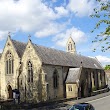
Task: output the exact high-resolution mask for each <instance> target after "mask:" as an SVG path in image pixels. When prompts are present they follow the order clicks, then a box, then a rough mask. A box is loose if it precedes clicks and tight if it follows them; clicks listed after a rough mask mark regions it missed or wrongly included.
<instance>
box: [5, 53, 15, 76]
mask: <svg viewBox="0 0 110 110" xmlns="http://www.w3.org/2000/svg"><path fill="white" fill-rule="evenodd" d="M5 63H6V74H13V68H14V67H13V66H14V65H13V56H12V54H11V52H9V51H8V52H7V54H6V62H5Z"/></svg>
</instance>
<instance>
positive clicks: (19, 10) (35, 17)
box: [0, 0, 67, 40]
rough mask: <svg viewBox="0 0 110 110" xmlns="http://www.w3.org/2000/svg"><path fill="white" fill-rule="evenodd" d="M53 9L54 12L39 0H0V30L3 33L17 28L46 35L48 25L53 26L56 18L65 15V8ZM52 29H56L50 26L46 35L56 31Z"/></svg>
mask: <svg viewBox="0 0 110 110" xmlns="http://www.w3.org/2000/svg"><path fill="white" fill-rule="evenodd" d="M55 9H56V12H55V10H54V9H53V8H51V7H49V6H48V5H46V4H45V3H44V2H42V1H41V0H16V1H15V0H8V2H7V0H0V31H1V32H3V33H5V32H8V31H11V32H12V31H15V30H18V29H19V30H21V31H23V32H28V33H30V32H33V33H36V34H38V35H40V36H47V33H46V32H45V31H46V30H47V28H49V27H48V26H49V25H53V27H54V24H55V21H56V20H58V19H60V18H61V17H62V16H66V15H67V10H66V9H64V8H63V7H60V6H59V7H56V8H55ZM57 25H58V23H57ZM50 27H51V26H50ZM55 27H56V26H55ZM41 31H43V32H44V35H43V34H41ZM54 31H57V29H56V30H55V28H54V29H53V28H52V30H51V32H50V31H49V34H48V35H50V34H53V33H56V32H54ZM1 35H2V34H1V33H0V36H1ZM0 40H2V39H1V38H0Z"/></svg>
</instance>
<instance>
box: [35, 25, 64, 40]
mask: <svg viewBox="0 0 110 110" xmlns="http://www.w3.org/2000/svg"><path fill="white" fill-rule="evenodd" d="M63 29H65V24H58V23H48V26H47V27H46V28H43V29H42V30H38V31H37V32H36V33H35V36H36V37H38V38H39V37H48V36H50V35H55V34H58V33H59V32H60V31H62V30H63Z"/></svg>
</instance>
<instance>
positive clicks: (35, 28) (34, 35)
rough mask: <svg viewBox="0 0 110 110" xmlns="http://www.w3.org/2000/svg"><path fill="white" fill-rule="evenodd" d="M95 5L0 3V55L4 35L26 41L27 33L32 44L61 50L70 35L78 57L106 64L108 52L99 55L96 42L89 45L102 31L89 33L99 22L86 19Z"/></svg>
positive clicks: (76, 0) (88, 1)
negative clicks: (94, 59) (93, 59)
mask: <svg viewBox="0 0 110 110" xmlns="http://www.w3.org/2000/svg"><path fill="white" fill-rule="evenodd" d="M97 6H98V4H97V3H96V1H95V0H0V52H2V50H3V48H4V45H5V42H6V38H7V35H8V32H11V37H12V39H15V40H19V41H23V42H27V41H28V35H29V34H30V35H31V40H32V42H33V43H36V44H39V45H43V46H46V47H51V48H55V49H59V50H64V51H66V50H65V48H66V47H65V46H66V42H67V39H68V38H69V37H70V34H71V36H72V38H73V40H74V41H75V43H76V48H77V53H78V54H79V53H80V54H81V55H85V56H91V57H97V59H98V60H99V61H100V62H101V63H102V65H106V64H110V50H109V51H106V52H104V53H102V52H101V51H100V45H99V43H96V44H93V43H92V40H93V39H94V37H95V36H96V35H97V34H98V33H99V32H100V31H103V29H104V26H101V27H100V28H99V30H97V31H95V32H94V33H91V30H92V29H93V28H94V27H95V24H96V23H97V21H98V20H99V19H95V18H94V19H93V18H90V15H91V14H92V13H93V9H94V8H95V7H97ZM94 47H97V51H96V52H93V51H92V50H93V49H94Z"/></svg>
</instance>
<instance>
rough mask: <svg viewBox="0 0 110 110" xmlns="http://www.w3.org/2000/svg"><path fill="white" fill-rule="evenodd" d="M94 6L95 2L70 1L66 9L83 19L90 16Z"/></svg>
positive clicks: (84, 0) (90, 0)
mask: <svg viewBox="0 0 110 110" xmlns="http://www.w3.org/2000/svg"><path fill="white" fill-rule="evenodd" d="M95 6H96V4H95V0H76V1H75V0H70V2H69V3H68V6H67V8H68V10H70V11H71V12H73V13H74V14H75V15H76V16H79V17H83V16H88V15H90V14H91V13H92V12H93V9H94V7H95Z"/></svg>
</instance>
